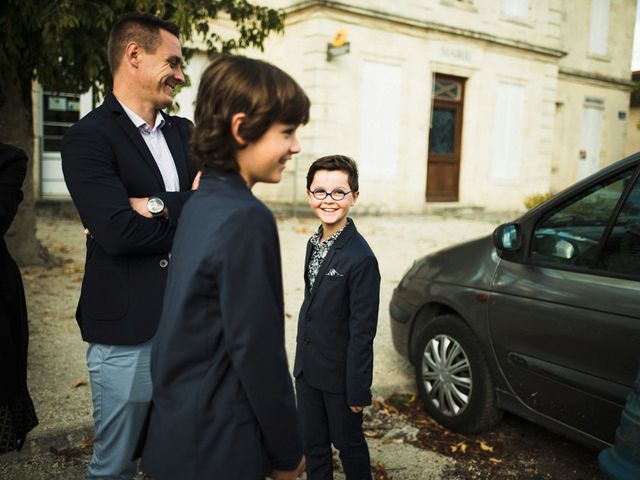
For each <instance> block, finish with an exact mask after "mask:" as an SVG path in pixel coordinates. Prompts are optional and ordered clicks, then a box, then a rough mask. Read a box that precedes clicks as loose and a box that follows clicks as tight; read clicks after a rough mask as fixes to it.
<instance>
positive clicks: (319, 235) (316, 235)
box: [311, 218, 351, 250]
mask: <svg viewBox="0 0 640 480" xmlns="http://www.w3.org/2000/svg"><path fill="white" fill-rule="evenodd" d="M350 223H351V219H350V218H347V223H345V224H344V227H342V228H341V229H340V230H338V231H337V232H336V233H334V234H333V235H331V236H330V237H329V238H327V239H326V240H325V241H324V242H321V241H320V239H321V238H322V233H323V229H322V225H320V227H318V231H317V232H316V233H314V234H313V236H312V237H311V244H312V245H313V246H314V247H320V246H323V247H325V248H326V249H327V250H328V249H329V248H331V246H332V245H333V244H334V243H335V241H336V240H337V239H338V237H339V236H340V234H341V233H342V231H343V230H344V229H345V228H347V225H349V224H350Z"/></svg>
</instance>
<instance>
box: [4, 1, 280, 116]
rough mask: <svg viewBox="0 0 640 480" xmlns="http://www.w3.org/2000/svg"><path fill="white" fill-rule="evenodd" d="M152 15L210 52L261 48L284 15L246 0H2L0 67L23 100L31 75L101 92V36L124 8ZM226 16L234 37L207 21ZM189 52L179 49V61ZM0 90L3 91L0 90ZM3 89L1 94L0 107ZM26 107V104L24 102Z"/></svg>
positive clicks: (107, 81)
mask: <svg viewBox="0 0 640 480" xmlns="http://www.w3.org/2000/svg"><path fill="white" fill-rule="evenodd" d="M132 11H139V12H150V13H154V14H156V15H158V16H160V17H162V18H164V19H167V20H170V21H172V22H174V23H175V24H176V25H178V27H179V28H180V31H181V33H182V40H183V42H184V41H187V40H194V41H197V43H198V44H199V45H203V46H204V47H205V48H206V50H207V52H208V53H209V54H213V53H215V52H220V51H233V50H236V49H242V48H246V47H256V48H259V49H262V46H263V42H264V40H265V38H266V37H267V36H268V35H269V34H270V33H271V32H282V30H283V28H284V12H283V11H281V10H274V9H271V8H267V7H261V6H258V5H254V4H252V3H250V2H249V1H247V0H173V1H170V2H168V1H165V0H108V1H99V2H98V1H95V0H4V1H3V2H0V45H2V48H0V67H1V71H2V72H3V76H4V80H5V81H12V82H18V83H19V84H20V86H21V91H22V94H23V97H25V100H27V98H26V97H27V94H30V88H28V90H29V92H26V91H25V89H26V88H27V87H30V83H31V80H38V81H39V82H40V83H41V84H43V85H47V88H49V89H52V90H58V91H69V92H86V91H87V90H88V89H89V88H90V87H92V86H93V87H94V88H95V89H97V90H99V91H100V90H102V91H104V89H105V88H109V86H110V85H111V74H110V72H109V66H108V63H107V48H106V46H107V39H108V36H109V31H110V29H111V26H112V25H113V23H114V22H115V20H116V19H117V18H118V17H119V16H120V15H122V14H123V13H127V12H132ZM217 18H222V19H229V20H231V22H233V24H235V26H236V29H237V32H238V36H237V37H236V38H226V39H225V38H222V36H221V35H219V34H218V33H217V32H216V31H215V30H213V29H212V28H211V27H212V25H211V21H212V20H213V19H217ZM191 53H193V52H192V51H191V50H189V49H185V51H184V55H185V57H186V58H188V57H189V55H190V54H191ZM2 90H4V91H6V89H2ZM3 95H4V92H3V91H0V106H1V105H2V103H3V98H2V97H3ZM25 103H27V104H30V102H28V101H27V102H25Z"/></svg>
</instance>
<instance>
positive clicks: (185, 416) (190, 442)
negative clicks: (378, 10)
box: [141, 56, 309, 480]
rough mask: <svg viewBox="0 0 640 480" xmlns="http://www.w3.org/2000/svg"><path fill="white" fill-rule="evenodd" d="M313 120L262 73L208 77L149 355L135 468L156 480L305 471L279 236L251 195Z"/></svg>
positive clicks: (279, 81)
mask: <svg viewBox="0 0 640 480" xmlns="http://www.w3.org/2000/svg"><path fill="white" fill-rule="evenodd" d="M308 117H309V99H308V98H307V96H306V94H305V93H304V91H303V90H302V88H300V86H299V85H298V84H297V83H296V82H295V81H294V80H293V79H292V78H291V77H290V76H289V75H287V74H286V73H285V72H283V71H282V70H280V69H278V68H277V67H275V66H273V65H270V64H268V63H266V62H262V61H259V60H254V59H249V58H245V57H240V56H220V57H218V58H217V59H216V60H214V61H213V63H212V64H211V65H210V66H209V67H208V68H207V69H206V70H205V72H204V73H203V75H202V78H201V81H200V87H199V89H198V97H197V100H196V111H195V123H196V126H195V128H194V131H193V136H192V139H191V149H192V154H193V159H194V161H195V163H196V166H197V168H198V169H199V170H200V171H202V172H203V173H202V178H201V180H200V186H199V189H198V191H197V192H196V194H194V195H193V196H192V197H191V200H190V201H189V202H188V203H187V205H186V206H185V208H184V209H183V211H182V216H181V219H180V225H179V227H178V231H177V233H176V238H175V242H174V247H173V250H172V258H171V267H170V269H169V279H168V282H167V290H166V294H165V301H164V305H163V309H162V316H161V319H160V325H159V328H158V333H157V335H156V338H155V344H154V348H153V352H152V356H151V376H152V380H153V391H154V393H153V405H152V408H151V413H150V419H149V428H148V433H147V437H146V444H145V445H144V451H143V455H142V464H141V465H142V469H143V470H144V472H145V473H149V474H151V475H152V476H153V478H155V479H158V480H165V479H166V480H175V479H178V478H180V479H183V480H202V479H230V480H231V479H238V480H258V479H264V477H265V476H270V477H271V478H273V479H275V480H291V479H295V478H298V476H299V475H301V473H302V471H303V469H304V457H303V456H302V448H301V439H300V435H299V425H298V419H297V413H296V406H295V396H294V393H293V384H292V381H291V376H290V375H289V369H288V365H287V358H286V352H285V347H284V307H283V294H282V273H281V264H280V247H279V242H278V232H277V230H276V222H275V219H274V217H273V214H272V213H271V211H270V210H269V209H268V208H267V207H266V206H265V205H264V204H263V203H262V202H261V201H260V200H258V199H257V198H255V197H254V196H253V194H252V193H251V188H252V187H253V186H254V185H255V184H256V183H258V182H266V183H277V182H279V181H280V179H281V178H282V172H283V171H284V169H285V166H286V163H287V161H288V160H290V159H291V156H292V155H294V154H296V153H298V152H299V151H300V145H299V143H298V140H297V138H296V129H297V127H298V125H300V124H304V123H306V122H307V119H308Z"/></svg>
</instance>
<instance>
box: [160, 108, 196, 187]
mask: <svg viewBox="0 0 640 480" xmlns="http://www.w3.org/2000/svg"><path fill="white" fill-rule="evenodd" d="M162 117H163V118H164V126H163V127H162V134H163V135H164V138H165V140H166V141H167V145H168V146H169V150H170V151H171V156H172V157H173V163H175V164H176V170H177V171H178V178H179V179H180V190H181V191H182V190H189V189H190V188H191V180H190V179H189V172H188V171H187V159H186V157H185V150H186V149H185V148H184V146H183V140H182V138H181V137H180V132H179V131H178V127H177V125H174V123H173V121H172V120H171V117H169V116H167V115H165V114H164V113H162Z"/></svg>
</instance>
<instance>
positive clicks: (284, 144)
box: [236, 122, 300, 187]
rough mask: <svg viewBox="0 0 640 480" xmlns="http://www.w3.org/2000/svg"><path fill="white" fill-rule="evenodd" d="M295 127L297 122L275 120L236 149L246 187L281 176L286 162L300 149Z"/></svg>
mask: <svg viewBox="0 0 640 480" xmlns="http://www.w3.org/2000/svg"><path fill="white" fill-rule="evenodd" d="M296 129H297V125H288V124H284V123H279V122H276V123H274V124H273V125H271V126H270V127H269V129H268V130H267V131H266V132H265V133H264V134H263V135H262V136H261V137H260V138H259V139H258V140H257V141H255V142H252V143H249V144H248V145H247V146H246V147H245V148H242V149H240V150H238V153H237V157H236V158H237V161H238V168H239V169H240V175H241V176H242V178H244V180H245V182H247V185H249V187H253V185H255V184H256V183H257V182H265V183H278V182H279V181H280V180H281V179H282V172H283V171H284V169H285V167H286V164H287V161H289V160H291V156H292V155H294V154H296V153H298V152H299V151H300V144H299V143H298V138H297V137H296Z"/></svg>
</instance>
